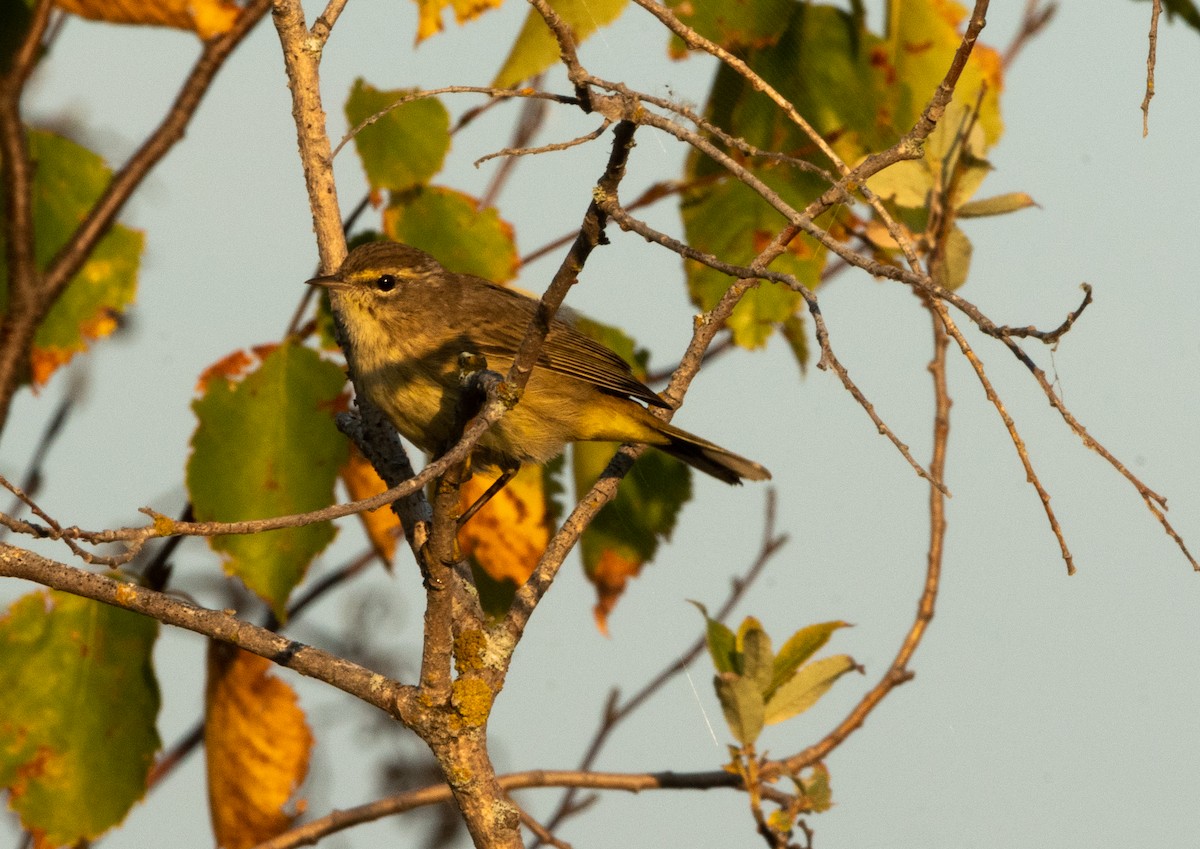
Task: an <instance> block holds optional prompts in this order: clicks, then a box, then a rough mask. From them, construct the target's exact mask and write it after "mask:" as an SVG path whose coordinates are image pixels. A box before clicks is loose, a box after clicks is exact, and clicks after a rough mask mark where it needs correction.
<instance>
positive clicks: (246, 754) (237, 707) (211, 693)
mask: <svg viewBox="0 0 1200 849" xmlns="http://www.w3.org/2000/svg"><path fill="white" fill-rule="evenodd" d="M271 665H272V664H271V662H270V661H268V660H266V659H265V658H261V657H259V656H258V655H253V654H249V653H248V652H244V651H242V650H240V649H236V648H233V647H231V646H228V645H225V644H224V643H216V642H214V643H211V644H210V646H209V652H208V686H207V687H206V689H205V696H204V698H205V708H206V716H205V722H204V748H205V753H206V755H207V763H208V798H209V806H210V808H211V813H212V822H213V832H214V833H215V834H216V838H217V845H218V846H220V847H223V849H248V847H251V846H255V845H257V844H258V843H261V842H263V841H264V840H269V839H270V838H272V837H275V836H276V835H278V834H281V833H282V832H284V831H286V830H287V829H288V828H290V827H291V825H292V822H293V821H294V820H295V819H296V817H297V816H298V815H299V814H300V812H301V811H302V810H303V807H304V805H303V803H302V802H299V803H297V804H296V805H295V810H288V809H287V805H288V802H289V800H291V798H292V796H293V794H294V793H295V792H296V789H297V788H298V787H299V786H300V784H301V783H302V782H303V781H304V777H305V776H306V775H307V774H308V759H309V754H310V752H311V751H312V746H313V738H312V732H311V731H310V730H309V728H308V723H307V722H305V719H304V712H303V711H302V710H301V709H300V707H299V705H297V703H296V694H295V692H294V691H293V690H292V688H291V687H290V686H288V685H287V684H286V683H284V682H283V681H281V680H279V679H278V678H276V677H275V676H274V675H271V674H270V669H271Z"/></svg>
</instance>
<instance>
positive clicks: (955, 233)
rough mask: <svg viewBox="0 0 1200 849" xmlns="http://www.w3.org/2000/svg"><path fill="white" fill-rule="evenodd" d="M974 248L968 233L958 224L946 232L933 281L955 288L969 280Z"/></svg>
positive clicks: (942, 285) (946, 287)
mask: <svg viewBox="0 0 1200 849" xmlns="http://www.w3.org/2000/svg"><path fill="white" fill-rule="evenodd" d="M973 252H974V248H973V247H972V245H971V240H970V239H968V238H967V234H966V233H964V232H963V231H962V230H960V229H959V228H958V227H957V226H955V227H953V228H951V230H950V232H949V233H947V234H946V241H945V245H944V246H943V250H942V254H941V261H940V262H937V263H935V264H934V267H933V282H935V283H937V284H938V285H939V286H941V287H943V288H945V289H950V290H954V289H957V288H958V287H959V286H961V285H962V284H964V283H966V282H967V275H968V274H969V273H970V272H971V254H972V253H973Z"/></svg>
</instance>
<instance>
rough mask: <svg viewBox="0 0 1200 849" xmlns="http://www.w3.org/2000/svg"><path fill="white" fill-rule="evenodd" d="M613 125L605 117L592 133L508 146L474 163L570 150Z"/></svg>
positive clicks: (591, 139)
mask: <svg viewBox="0 0 1200 849" xmlns="http://www.w3.org/2000/svg"><path fill="white" fill-rule="evenodd" d="M611 126H612V121H610V120H608V119H607V118H605V119H604V123H602V124H601V125H600V126H599V127H597V128H596V129H594V130H592V132H590V133H585V134H584V135H582V136H577V137H576V138H573V139H569V140H567V141H564V142H553V143H552V144H544V145H541V146H540V147H506V148H502V149H500V150H497V151H496V152H494V153H489V154H487V155H485V156H481V157H479V158H478V159H476V160H475V162H474V163H473V164H474V165H475V167H476V168H478V167H479V166H480V165H482V164H483V163H485V162H487V161H488V160H490V159H496V158H498V157H501V156H509V157H514V156H530V155H532V154H538V153H552V152H555V151H560V150H568V149H570V148H572V147H578V146H579V145H581V144H587V143H588V142H590V141H595V140H596V139H598V138H600V136H602V135H604V131H605V130H607V129H608V128H609V127H611Z"/></svg>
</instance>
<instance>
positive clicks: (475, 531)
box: [458, 466, 550, 586]
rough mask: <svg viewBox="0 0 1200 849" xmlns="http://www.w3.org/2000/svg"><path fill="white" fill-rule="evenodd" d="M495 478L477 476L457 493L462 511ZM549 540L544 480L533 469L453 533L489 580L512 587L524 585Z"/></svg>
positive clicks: (540, 474) (526, 471)
mask: <svg viewBox="0 0 1200 849" xmlns="http://www.w3.org/2000/svg"><path fill="white" fill-rule="evenodd" d="M495 479H496V475H491V474H480V473H478V472H476V473H475V474H474V475H473V476H472V477H471V479H470V480H469V481H467V482H466V483H465V484H463V486H462V489H461V490H460V491H459V496H460V498H461V499H462V502H461V507H462V509H463V510H466V509H467V508H468V507H470V506H471V505H472V504H474V503H475V500H476V499H477V498H479V496H481V495H483V493H484V491H485V490H487V488H488V487H489V486H491V484H492V481H494V480H495ZM549 542H550V521H549V516H548V511H547V505H546V492H545V478H544V477H543V473H542V470H541V468H539V467H537V466H526V467H525V468H523V469H521V471H520V472H519V473H518V474H517V476H516V477H515V478H513V479H512V480H511V481H509V482H508V486H506V487H504V489H502V490H500V492H498V493H496V495H495V496H494V497H493V498H492V500H491V501H489V502H488V503H487V505H486V506H484V508H483V509H482V510H480V511H479V512H478V513H476V514H475V516H474V517H472V519H471V521H469V522H467V524H466V525H464V526H463V529H462V530H461V531H459V532H458V544H459V546H460V547H461V548H462V553H463V555H464V556H467V557H473V558H475V562H476V563H477V564H479V567H480V568H481V569H483V571H485V572H487V574H488V575H489V576H491V577H492V578H493V579H494V580H497V581H503V580H506V579H507V580H510V581H514V582H516V584H517V586H520V585H521V584H523V583H525V580H526V579H527V578H528V577H529V576H530V574H531V573H532V572H533V567H534V566H535V565H537V561H538V558H539V557H541V556H542V552H543V551H545V550H546V545H547V543H549Z"/></svg>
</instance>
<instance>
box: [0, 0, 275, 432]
mask: <svg viewBox="0 0 1200 849" xmlns="http://www.w3.org/2000/svg"><path fill="white" fill-rule="evenodd" d="M50 6H51V4H50V3H49V2H47V0H43V2H41V3H40V4H39V6H38V9H37V11H36V12H35V17H34V25H33V26H32V27H31V28H30V32H29V35H28V37H27V39H26V42H25V43H24V44H23V45H22V48H21V49H20V50H19V51H18V54H17V59H18V60H19V61H18V63H17V64H14V67H13V69H12V70H11V71H10V73H9V74H8V75H7V76H6V77H5V78H4V80H3V83H2V84H0V145H2V148H0V162H2V163H3V164H2V165H0V168H3V169H4V175H3V177H4V190H5V195H6V198H8V200H7V201H6V203H7V204H8V205H9V206H10V207H11V209H10V210H8V214H9V218H8V224H7V227H8V245H9V247H8V253H9V271H10V275H9V280H10V281H18V282H17V284H16V285H17V289H16V290H15V292H14V294H17V300H16V302H15V303H13V302H12V301H10V308H9V310H8V311H7V312H6V314H5V316H4V319H3V322H2V323H0V428H3V426H4V424H5V422H6V421H7V419H8V409H9V406H10V404H11V403H12V397H13V394H14V393H15V392H16V390H17V387H18V386H19V385H20V382H21V380H22V378H23V374H24V371H25V368H26V364H27V360H28V355H29V347H30V344H31V342H32V340H33V336H34V333H35V332H36V331H37V327H38V325H39V324H40V323H41V321H42V319H43V318H45V316H46V313H48V312H49V311H50V308H51V307H52V306H53V305H54V303H55V301H57V300H58V298H59V296H61V295H62V293H63V291H64V290H65V289H66V287H67V284H68V283H70V282H71V280H72V279H73V278H74V277H75V275H76V273H78V271H79V269H80V268H82V267H83V264H84V263H85V262H86V261H87V258H88V257H89V256H90V255H91V253H92V251H93V250H95V248H96V245H97V243H99V241H100V239H102V238H103V237H104V236H105V234H107V233H108V231H109V229H110V228H111V227H112V225H113V222H114V221H116V218H117V216H118V215H119V214H120V212H121V210H122V209H123V208H124V207H125V204H126V203H127V202H128V201H129V198H130V197H131V196H132V195H133V193H134V191H136V190H137V188H138V187H139V186H140V185H141V184H142V181H144V180H145V179H146V176H147V175H148V174H149V173H150V170H151V169H152V168H153V167H154V166H155V165H157V164H158V163H159V161H161V160H162V158H163V157H164V156H166V155H167V153H169V152H170V150H171V149H172V148H173V147H174V146H175V145H176V144H177V143H178V142H179V141H180V140H182V139H183V136H184V131H185V130H186V129H187V125H188V124H189V123H190V122H191V119H192V117H193V116H194V115H195V113H196V110H197V108H198V107H199V106H200V102H201V100H203V98H204V95H205V94H206V93H207V92H208V89H209V87H210V86H211V85H212V81H213V79H214V78H215V77H216V75H217V72H218V71H220V69H221V67H222V66H223V65H224V64H225V60H226V59H228V58H229V56H230V54H231V53H232V52H233V50H234V49H235V48H236V47H237V46H238V45H239V44H240V43H241V42H242V39H244V38H245V37H246V35H247V34H248V33H249V32H250V30H251V29H252V28H253V27H254V25H255V24H256V23H258V21H259V20H261V18H262V17H263V15H265V14H266V12H267V9H268V8H270V0H252V2H251V3H250V4H249V5H248V6H246V7H245V8H244V9H243V10H242V13H241V14H240V15H239V16H238V19H237V21H236V22H235V23H234V25H233V27H232V28H231V29H230V30H229V31H228V32H227V33H225V34H223V35H221V36H219V37H217V38H214V39H212V40H211V41H208V42H206V43H205V46H204V50H203V52H202V53H201V54H200V58H199V59H198V60H197V61H196V64H195V65H194V66H193V68H192V72H191V73H190V74H189V75H188V78H187V80H186V81H185V82H184V84H183V87H182V88H181V89H180V92H179V94H178V95H177V97H176V99H175V103H174V104H173V105H172V106H171V109H170V110H169V111H168V112H167V114H166V116H165V117H164V118H163V120H162V122H161V123H160V124H159V126H158V127H157V128H156V129H155V130H154V131H153V132H152V133H151V134H150V135H149V136H148V137H147V138H146V141H145V142H143V143H142V146H141V147H140V148H138V150H137V151H136V152H135V153H134V154H133V156H132V157H130V159H129V161H128V162H126V163H125V165H124V166H123V167H122V168H121V169H120V170H119V171H117V172H116V173H115V174H114V175H113V178H112V181H111V182H110V183H109V185H108V188H106V189H105V190H104V193H103V194H102V195H101V196H100V199H99V200H97V201H96V204H95V205H94V206H93V207H92V209H91V211H90V212H89V213H88V214H87V216H85V217H84V219H83V221H82V222H80V224H79V226H78V227H77V228H76V230H75V232H74V233H73V234H72V235H71V237H70V238H69V239H68V240H67V242H66V244H64V245H63V246H62V248H60V249H59V251H58V253H57V254H55V256H54V258H53V259H51V261H50V264H49V266H48V267H47V269H46V272H45V274H44V275H43V276H42V277H41V279H40V280H38V279H37V275H36V270H35V269H34V266H33V254H32V245H33V241H34V238H35V235H36V234H35V233H34V232H33V221H32V217H31V215H32V213H31V211H30V209H29V203H30V187H31V176H30V171H31V169H30V163H29V155H28V150H27V149H26V148H25V142H24V132H25V131H24V127H23V125H22V123H21V118H20V110H19V103H20V95H21V88H22V86H23V84H24V80H25V77H26V76H27V75H28V71H29V69H30V67H31V66H32V61H33V55H34V53H35V51H36V47H37V41H38V39H39V38H40V34H41V31H42V29H44V26H45V20H46V17H47V16H48V14H49V7H50ZM26 60H27V62H26ZM22 63H24V64H22ZM22 287H23V291H22Z"/></svg>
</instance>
